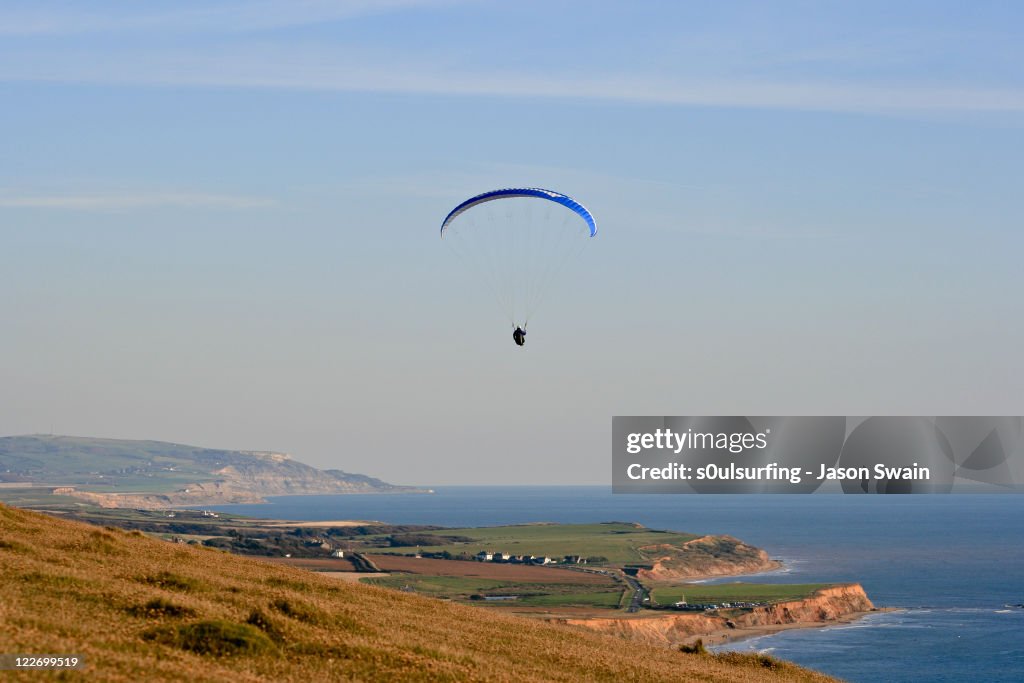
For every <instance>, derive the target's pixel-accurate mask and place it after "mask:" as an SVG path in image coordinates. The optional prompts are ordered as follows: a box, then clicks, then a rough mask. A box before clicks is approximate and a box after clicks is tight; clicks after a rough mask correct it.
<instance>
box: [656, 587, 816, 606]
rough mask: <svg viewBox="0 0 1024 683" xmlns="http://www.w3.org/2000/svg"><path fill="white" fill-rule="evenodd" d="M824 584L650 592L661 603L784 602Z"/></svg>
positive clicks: (798, 597)
mask: <svg viewBox="0 0 1024 683" xmlns="http://www.w3.org/2000/svg"><path fill="white" fill-rule="evenodd" d="M828 586H829V584H827V583H795V584H786V583H720V584H713V585H705V584H700V583H691V584H684V585H679V586H664V587H659V588H655V589H653V590H652V591H651V598H652V599H653V600H654V601H655V602H657V603H658V604H661V605H671V604H672V603H675V602H679V601H681V600H684V599H685V601H686V602H689V603H691V604H694V603H716V602H785V601H787V600H801V599H803V598H806V597H807V596H809V595H811V594H812V593H814V591H816V590H818V589H819V588H827V587H828Z"/></svg>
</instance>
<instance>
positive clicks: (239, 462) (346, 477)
mask: <svg viewBox="0 0 1024 683" xmlns="http://www.w3.org/2000/svg"><path fill="white" fill-rule="evenodd" d="M0 482H3V483H6V484H8V486H11V485H15V484H18V483H22V484H26V485H27V484H37V485H40V486H46V487H51V488H59V489H60V491H59V492H60V493H62V494H64V495H73V496H76V497H78V498H81V499H84V500H86V501H88V502H91V503H95V504H99V505H103V506H107V507H162V506H167V505H190V504H195V505H212V504H218V503H243V502H259V501H261V500H262V499H263V497H264V496H274V495H299V494H330V493H391V492H398V491H402V492H415V491H419V490H420V489H415V488H413V487H407V486H395V485H393V484H388V483H387V482H383V481H381V480H379V479H375V478H373V477H368V476H366V475H362V474H351V473H348V472H343V471H341V470H319V469H317V468H315V467H311V466H310V465H306V464H304V463H301V462H298V461H296V460H293V459H292V458H291V457H290V456H289V455H286V454H284V453H273V452H269V451H231V450H221V449H212V448H198V447H196V446H185V445H181V444H173V443H164V442H160V441H130V440H124V439H95V438H88V437H74V436H50V435H31V436H8V437H0ZM12 490H13V489H12Z"/></svg>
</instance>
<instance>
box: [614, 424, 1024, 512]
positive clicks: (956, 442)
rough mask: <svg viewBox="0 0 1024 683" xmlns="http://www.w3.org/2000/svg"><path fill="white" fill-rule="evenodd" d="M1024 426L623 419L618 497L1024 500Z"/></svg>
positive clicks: (617, 453)
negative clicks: (832, 495) (1002, 494)
mask: <svg viewBox="0 0 1024 683" xmlns="http://www.w3.org/2000/svg"><path fill="white" fill-rule="evenodd" d="M1022 424H1024V420H1022V418H1021V417H973V416H972V417H678V416H677V417H666V416H661V417H615V418H612V485H613V491H614V492H615V493H813V492H815V491H818V492H842V493H950V492H957V491H979V490H990V491H1006V492H1016V491H1021V490H1022V488H1021V486H1020V485H1019V482H1021V481H1022V480H1024V457H1022V447H1024V439H1022V434H1021V430H1022Z"/></svg>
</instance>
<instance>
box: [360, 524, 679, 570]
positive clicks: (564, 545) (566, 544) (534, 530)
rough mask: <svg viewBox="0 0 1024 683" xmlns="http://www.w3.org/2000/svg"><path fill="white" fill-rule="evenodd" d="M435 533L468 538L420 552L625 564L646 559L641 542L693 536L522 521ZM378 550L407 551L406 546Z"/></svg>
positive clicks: (611, 526)
mask: <svg viewBox="0 0 1024 683" xmlns="http://www.w3.org/2000/svg"><path fill="white" fill-rule="evenodd" d="M435 533H437V534H439V535H452V536H466V537H469V538H472V539H473V540H472V541H469V542H455V543H449V544H447V545H435V546H423V547H422V548H421V550H422V551H423V552H442V551H448V552H449V553H452V554H457V553H460V552H464V553H468V554H470V555H473V554H476V553H477V552H479V551H481V550H489V551H492V552H507V553H511V554H513V555H538V556H544V555H546V556H548V557H552V558H554V559H561V558H562V557H563V556H565V555H580V556H581V557H584V558H586V557H603V558H606V559H607V562H608V563H611V564H628V563H631V562H642V561H644V560H646V559H647V558H646V557H645V555H644V553H643V552H641V551H640V550H639V549H640V548H642V547H644V546H651V545H658V544H665V543H667V544H670V545H673V546H680V545H682V544H683V543H686V542H687V541H691V540H693V539H694V538H697V536H695V535H693V534H687V533H679V532H674V531H658V530H654V529H647V528H644V527H642V526H638V525H635V524H627V523H623V522H610V523H606V524H525V525H517V526H499V527H483V528H468V529H444V530H443V531H438V532H435ZM378 552H395V553H400V554H401V553H407V552H409V549H408V548H395V549H393V550H382V551H378Z"/></svg>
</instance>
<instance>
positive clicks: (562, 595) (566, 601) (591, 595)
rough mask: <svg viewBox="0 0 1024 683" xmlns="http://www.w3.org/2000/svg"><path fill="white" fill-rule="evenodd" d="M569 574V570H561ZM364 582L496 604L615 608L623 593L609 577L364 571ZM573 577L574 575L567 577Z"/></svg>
mask: <svg viewBox="0 0 1024 683" xmlns="http://www.w3.org/2000/svg"><path fill="white" fill-rule="evenodd" d="M563 573H565V574H568V572H563ZM367 577H368V578H366V579H363V580H364V581H365V582H366V583H370V584H373V585H376V586H385V587H388V588H397V589H400V590H405V591H408V592H414V593H420V594H422V595H429V596H432V597H445V598H451V599H454V600H470V599H471V597H470V596H474V595H475V596H477V598H478V600H475V601H476V602H478V603H479V604H484V605H488V606H495V607H506V606H507V607H513V606H519V605H528V606H549V607H555V606H558V607H561V606H567V605H573V606H582V607H602V608H606V609H616V608H617V607H618V606H619V600H620V598H621V597H622V588H621V587H620V586H618V585H616V584H615V583H613V582H612V581H610V580H609V581H607V583H605V584H603V585H599V584H591V585H590V586H587V585H581V584H579V583H564V584H559V583H540V582H525V581H513V580H501V579H494V578H472V577H456V576H425V575H411V574H402V575H392V576H388V577H385V578H379V579H377V578H372V577H373V575H372V574H369V575H367ZM566 578H567V579H572V578H573V575H569V576H567V577H566ZM513 595H514V596H517V599H515V600H509V601H507V602H505V601H501V602H499V601H494V602H491V601H486V600H479V598H480V597H482V596H513Z"/></svg>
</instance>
